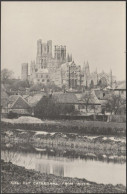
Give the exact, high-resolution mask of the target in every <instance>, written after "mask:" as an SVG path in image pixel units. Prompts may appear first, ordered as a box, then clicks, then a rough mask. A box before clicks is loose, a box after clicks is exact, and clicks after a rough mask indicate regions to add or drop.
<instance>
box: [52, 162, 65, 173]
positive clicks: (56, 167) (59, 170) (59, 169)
mask: <svg viewBox="0 0 127 194" xmlns="http://www.w3.org/2000/svg"><path fill="white" fill-rule="evenodd" d="M53 174H55V175H57V176H64V166H63V165H61V164H57V165H54V166H53Z"/></svg>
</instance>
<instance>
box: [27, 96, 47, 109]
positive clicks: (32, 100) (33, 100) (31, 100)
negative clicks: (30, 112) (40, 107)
mask: <svg viewBox="0 0 127 194" xmlns="http://www.w3.org/2000/svg"><path fill="white" fill-rule="evenodd" d="M43 96H46V93H41V94H35V95H33V96H28V97H27V101H28V103H29V104H30V105H31V106H32V107H33V106H36V104H37V103H38V102H39V101H40V100H41V98H42V97H43Z"/></svg>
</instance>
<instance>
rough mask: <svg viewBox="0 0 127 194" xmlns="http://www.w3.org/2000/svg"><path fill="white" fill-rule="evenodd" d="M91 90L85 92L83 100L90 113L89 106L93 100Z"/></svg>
mask: <svg viewBox="0 0 127 194" xmlns="http://www.w3.org/2000/svg"><path fill="white" fill-rule="evenodd" d="M91 97H92V96H91V90H88V91H85V93H84V94H83V95H82V98H81V100H82V101H83V102H84V104H85V107H86V112H87V111H88V106H89V103H90V100H91Z"/></svg>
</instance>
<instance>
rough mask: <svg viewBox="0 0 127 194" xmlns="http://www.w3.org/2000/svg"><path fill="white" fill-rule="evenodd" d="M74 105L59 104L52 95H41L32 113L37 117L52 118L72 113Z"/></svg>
mask: <svg viewBox="0 0 127 194" xmlns="http://www.w3.org/2000/svg"><path fill="white" fill-rule="evenodd" d="M73 112H74V106H73V105H67V104H59V103H58V102H57V99H55V98H54V97H53V96H49V97H43V98H42V99H41V100H40V101H39V102H38V104H37V105H36V107H35V110H34V114H35V116H36V117H39V118H53V117H59V116H60V115H63V114H64V115H66V114H67V113H69V114H70V113H73Z"/></svg>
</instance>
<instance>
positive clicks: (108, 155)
mask: <svg viewBox="0 0 127 194" xmlns="http://www.w3.org/2000/svg"><path fill="white" fill-rule="evenodd" d="M42 149H45V150H46V151H45V152H41V151H36V150H34V149H33V150H24V149H22V150H21V149H20V150H19V151H18V147H17V148H16V149H13V148H9V149H8V152H9V150H10V152H13V151H14V150H15V151H14V153H15V154H14V153H13V154H12V153H11V154H10V153H9V154H8V160H9V158H10V159H11V158H12V159H13V161H14V159H16V153H25V154H28V155H29V153H33V154H35V155H34V158H37V159H41V158H45V159H47V158H50V157H51V158H53V157H54V158H55V157H58V158H59V157H61V158H69V159H73V160H75V159H76V158H81V159H83V160H89V159H90V160H94V161H102V162H107V163H120V164H123V163H125V162H126V153H125V152H117V151H115V150H110V152H109V151H108V150H107V151H106V150H105V153H104V152H103V150H89V149H85V148H84V150H83V149H80V150H79V151H78V150H72V149H66V152H65V149H63V147H62V148H60V147H59V148H56V147H54V146H44V147H43V146H42ZM49 150H53V151H54V152H51V151H49ZM4 155H5V156H6V157H7V154H4ZM14 155H15V157H14ZM94 155H95V156H94ZM5 156H4V157H5ZM6 157H5V158H6ZM8 160H7V161H8ZM17 160H19V159H18V158H17ZM31 160H32V159H31ZM31 160H30V161H29V163H28V162H27V163H25V162H24V165H25V166H26V165H27V166H26V167H29V165H30V164H31ZM10 161H11V160H10Z"/></svg>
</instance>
